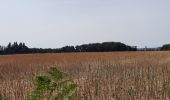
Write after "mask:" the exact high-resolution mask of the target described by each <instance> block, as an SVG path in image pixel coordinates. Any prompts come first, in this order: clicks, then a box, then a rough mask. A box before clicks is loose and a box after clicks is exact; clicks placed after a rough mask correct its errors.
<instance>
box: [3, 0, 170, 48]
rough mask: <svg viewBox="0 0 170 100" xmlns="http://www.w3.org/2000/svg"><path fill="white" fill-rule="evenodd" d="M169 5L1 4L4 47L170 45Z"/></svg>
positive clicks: (65, 0) (120, 1)
mask: <svg viewBox="0 0 170 100" xmlns="http://www.w3.org/2000/svg"><path fill="white" fill-rule="evenodd" d="M169 5H170V1H169V0H142V1H140V0H29V1H23V0H5V1H0V9H1V10H0V14H1V16H0V45H7V44H8V43H9V42H14V41H18V42H24V43H26V45H28V46H29V47H41V48H59V47H63V46H66V45H74V46H75V45H81V44H88V43H97V42H108V41H115V42H122V43H125V44H127V45H131V46H138V47H139V48H140V47H145V46H148V47H159V46H162V45H163V44H167V43H170V39H169V37H170V28H169V26H170V6H169Z"/></svg>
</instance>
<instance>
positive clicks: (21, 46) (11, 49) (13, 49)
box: [0, 42, 137, 55]
mask: <svg viewBox="0 0 170 100" xmlns="http://www.w3.org/2000/svg"><path fill="white" fill-rule="evenodd" d="M136 50H137V48H136V47H131V46H128V45H125V44H123V43H121V42H103V43H90V44H83V45H77V46H64V47H62V48H56V49H51V48H48V49H44V48H29V47H27V46H26V45H25V43H22V42H20V43H18V42H14V43H9V44H8V45H7V46H0V54H1V55H3V54H28V53H62V52H111V51H136Z"/></svg>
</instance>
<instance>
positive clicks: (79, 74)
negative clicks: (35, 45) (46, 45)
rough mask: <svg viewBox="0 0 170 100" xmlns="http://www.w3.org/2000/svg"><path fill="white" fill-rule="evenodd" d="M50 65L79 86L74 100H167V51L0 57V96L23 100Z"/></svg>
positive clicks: (169, 90) (169, 54)
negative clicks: (34, 81) (37, 77)
mask: <svg viewBox="0 0 170 100" xmlns="http://www.w3.org/2000/svg"><path fill="white" fill-rule="evenodd" d="M51 65H56V66H57V67H58V68H59V69H60V70H62V71H64V72H66V73H67V74H68V77H69V78H71V79H73V80H74V81H75V82H77V83H78V84H80V87H79V89H78V90H77V91H76V95H75V98H74V99H75V100H170V52H113V53H111V52H110V53H61V54H33V55H31V54H30V55H8V56H0V95H2V96H3V97H4V98H5V100H26V98H27V95H28V94H29V93H30V92H31V91H32V89H33V87H34V86H33V81H32V80H33V77H35V76H36V75H40V74H46V73H47V72H48V69H49V67H50V66H51Z"/></svg>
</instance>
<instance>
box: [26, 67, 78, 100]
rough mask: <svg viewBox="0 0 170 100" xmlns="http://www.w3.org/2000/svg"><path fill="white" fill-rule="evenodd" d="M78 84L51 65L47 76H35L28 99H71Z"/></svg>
mask: <svg viewBox="0 0 170 100" xmlns="http://www.w3.org/2000/svg"><path fill="white" fill-rule="evenodd" d="M77 87H78V85H77V84H76V83H74V82H73V81H72V80H66V79H64V78H63V72H61V71H59V70H58V69H56V68H54V67H52V68H50V71H49V76H37V77H36V78H35V90H34V91H33V92H32V94H31V95H30V96H29V98H28V99H29V100H40V99H47V100H72V98H73V95H74V93H75V90H76V88H77Z"/></svg>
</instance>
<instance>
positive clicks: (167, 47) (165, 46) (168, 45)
mask: <svg viewBox="0 0 170 100" xmlns="http://www.w3.org/2000/svg"><path fill="white" fill-rule="evenodd" d="M161 50H170V44H165V45H163V46H162V47H161Z"/></svg>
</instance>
